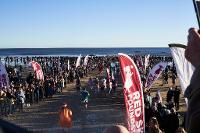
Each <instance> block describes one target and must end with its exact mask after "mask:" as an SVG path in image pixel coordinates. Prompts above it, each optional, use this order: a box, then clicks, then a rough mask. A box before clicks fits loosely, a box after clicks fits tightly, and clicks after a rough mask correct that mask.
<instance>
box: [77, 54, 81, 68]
mask: <svg viewBox="0 0 200 133" xmlns="http://www.w3.org/2000/svg"><path fill="white" fill-rule="evenodd" d="M80 65H81V55H79V57H78V58H77V60H76V68H77V67H78V66H80Z"/></svg>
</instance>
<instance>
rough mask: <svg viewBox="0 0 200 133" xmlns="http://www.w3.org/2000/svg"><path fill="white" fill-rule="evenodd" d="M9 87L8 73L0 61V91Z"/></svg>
mask: <svg viewBox="0 0 200 133" xmlns="http://www.w3.org/2000/svg"><path fill="white" fill-rule="evenodd" d="M8 86H9V78H8V73H7V71H6V68H5V66H4V65H3V63H2V62H1V61H0V89H2V88H4V89H5V88H8Z"/></svg>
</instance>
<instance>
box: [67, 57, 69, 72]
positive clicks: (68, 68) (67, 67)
mask: <svg viewBox="0 0 200 133" xmlns="http://www.w3.org/2000/svg"><path fill="white" fill-rule="evenodd" d="M67 69H68V71H69V69H70V65H69V60H68V61H67Z"/></svg>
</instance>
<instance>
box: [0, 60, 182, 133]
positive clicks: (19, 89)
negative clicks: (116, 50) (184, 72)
mask: <svg viewBox="0 0 200 133" xmlns="http://www.w3.org/2000/svg"><path fill="white" fill-rule="evenodd" d="M131 57H132V58H133V59H134V60H135V62H136V58H135V57H134V56H131ZM143 58H144V57H143ZM33 60H34V61H37V62H38V63H39V64H40V65H41V67H42V70H43V73H44V81H40V80H37V79H36V77H35V73H34V71H29V72H26V73H24V71H27V70H28V69H26V66H27V67H29V68H30V67H31V66H29V62H30V61H33ZM68 60H69V62H70V67H69V66H68ZM160 61H167V62H172V58H171V57H159V56H151V57H150V58H149V65H148V67H147V70H146V71H143V70H139V72H140V74H141V79H142V82H143V83H144V82H145V80H146V77H147V75H148V72H149V70H150V69H151V68H152V67H153V66H154V65H155V64H157V63H158V62H160ZM4 63H5V66H6V69H7V72H8V74H9V80H10V85H9V88H1V94H0V99H1V101H0V109H1V116H8V115H11V114H13V113H14V112H15V111H16V110H19V111H23V108H24V107H26V106H28V107H29V106H31V105H32V104H37V103H38V102H40V101H42V100H43V99H46V98H51V97H52V96H53V95H54V94H55V93H62V91H63V89H64V88H66V87H67V85H68V84H70V83H74V84H75V86H74V88H75V89H76V90H77V92H80V95H81V96H80V100H81V102H83V103H84V106H85V108H87V107H88V102H89V96H90V93H89V92H93V93H94V94H95V95H98V94H101V93H102V92H105V93H106V94H112V93H115V91H116V89H117V86H118V83H117V82H118V81H117V80H116V75H119V73H120V68H119V62H118V58H117V57H93V58H90V61H89V62H88V65H87V66H79V67H76V66H75V63H76V58H73V57H70V58H69V57H20V58H12V57H6V58H5V59H4ZM93 70H98V71H99V73H98V75H97V76H96V77H90V78H89V80H88V83H87V88H86V87H83V86H82V85H81V78H84V77H85V76H88V74H87V73H88V71H93ZM103 71H104V72H105V71H106V72H105V73H106V74H105V73H104V72H103ZM173 74H174V76H173ZM162 75H164V76H162V79H163V81H164V82H163V84H167V83H168V77H171V79H172V83H173V85H175V81H176V80H175V79H176V76H177V75H176V70H175V66H174V65H169V66H167V68H166V69H165V70H164V71H163V74H162ZM166 76H167V78H166ZM175 92H176V89H175V90H173V94H171V95H170V94H167V101H166V102H167V104H166V105H164V104H163V103H162V100H161V99H160V97H159V95H156V96H155V97H152V96H151V91H150V90H149V91H147V92H144V98H145V117H146V118H145V119H146V120H145V121H146V128H147V129H146V130H150V129H151V128H150V127H151V124H150V121H152V118H155V119H156V120H157V121H158V124H159V125H160V130H162V131H165V132H166V133H170V132H172V131H173V132H174V131H175V130H176V129H178V127H179V125H180V124H179V114H178V113H177V111H176V109H177V110H178V107H179V104H178V103H179V102H177V100H175V99H177V98H175V97H176V96H175V94H176V93H175ZM168 95H169V96H168ZM179 95H180V90H179ZM168 97H169V98H168ZM172 97H174V101H173V99H172ZM178 99H179V98H178ZM169 121H172V122H170V123H171V125H170V124H167V123H169Z"/></svg>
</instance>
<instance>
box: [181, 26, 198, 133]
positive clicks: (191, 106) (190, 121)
mask: <svg viewBox="0 0 200 133" xmlns="http://www.w3.org/2000/svg"><path fill="white" fill-rule="evenodd" d="M185 58H186V59H187V60H188V61H189V62H191V64H192V65H193V66H194V67H195V71H194V73H193V75H192V78H191V81H190V85H189V86H188V87H187V89H186V91H185V94H184V96H185V97H186V98H188V110H187V115H186V130H187V132H188V133H197V132H199V131H200V126H199V122H200V83H199V81H200V34H199V32H198V30H197V29H194V28H191V29H189V35H188V46H187V48H186V50H185Z"/></svg>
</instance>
